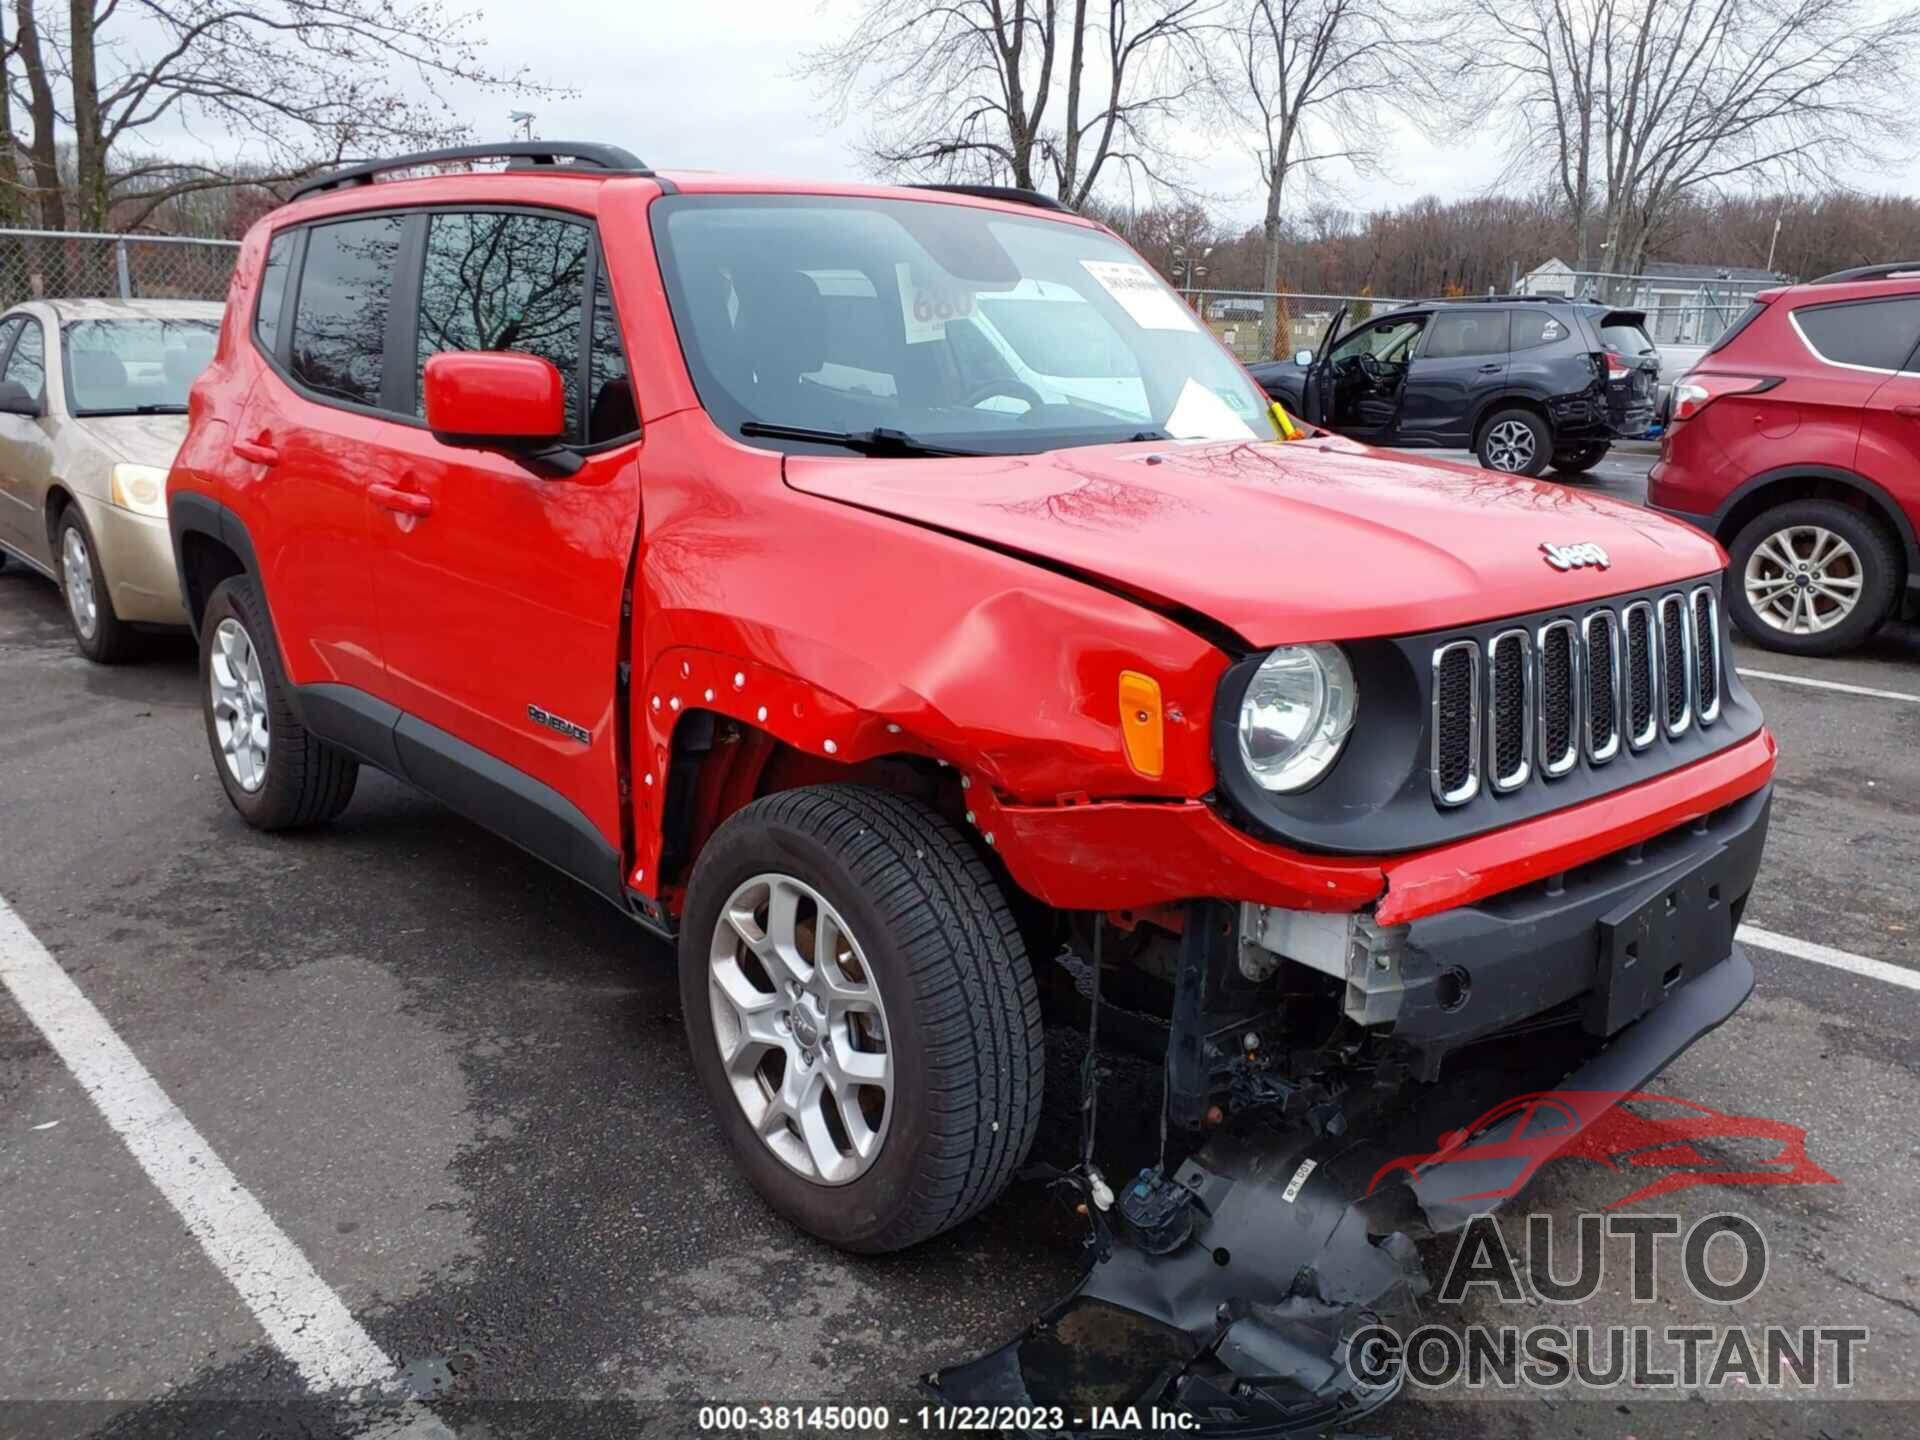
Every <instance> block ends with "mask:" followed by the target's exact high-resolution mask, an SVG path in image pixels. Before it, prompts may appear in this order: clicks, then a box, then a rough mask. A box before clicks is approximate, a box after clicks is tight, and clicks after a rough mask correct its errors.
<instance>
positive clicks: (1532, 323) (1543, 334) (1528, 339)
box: [1513, 306, 1567, 350]
mask: <svg viewBox="0 0 1920 1440" xmlns="http://www.w3.org/2000/svg"><path fill="white" fill-rule="evenodd" d="M1566 338H1567V322H1566V321H1564V320H1562V319H1561V318H1560V317H1559V316H1558V315H1555V314H1554V313H1553V312H1552V311H1551V310H1548V309H1546V308H1545V307H1544V306H1543V307H1541V308H1539V309H1537V310H1536V309H1531V308H1530V309H1526V310H1518V311H1515V312H1514V316H1513V348H1514V349H1516V350H1536V349H1538V348H1539V347H1540V346H1542V345H1551V344H1553V342H1554V341H1556V340H1564V339H1566Z"/></svg>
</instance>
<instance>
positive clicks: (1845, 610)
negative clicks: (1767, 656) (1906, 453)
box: [1727, 500, 1900, 655]
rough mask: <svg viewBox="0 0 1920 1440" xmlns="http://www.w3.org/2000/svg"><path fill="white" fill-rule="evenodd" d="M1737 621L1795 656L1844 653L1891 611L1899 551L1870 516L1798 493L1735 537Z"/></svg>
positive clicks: (1731, 591)
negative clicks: (1797, 497)
mask: <svg viewBox="0 0 1920 1440" xmlns="http://www.w3.org/2000/svg"><path fill="white" fill-rule="evenodd" d="M1730 548H1731V551H1732V564H1731V566H1730V567H1729V570H1730V572H1731V575H1732V577H1733V583H1732V584H1731V585H1729V586H1728V587H1727V595H1728V604H1729V607H1730V609H1731V612H1732V615H1733V618H1734V621H1735V622H1736V623H1737V624H1738V625H1739V626H1740V629H1741V630H1742V631H1743V632H1744V633H1745V634H1746V635H1747V636H1748V637H1749V638H1750V639H1752V640H1754V641H1755V642H1756V643H1758V644H1761V645H1764V646H1766V647H1767V648H1768V649H1769V650H1782V651H1786V652H1787V653H1789V654H1793V655H1837V654H1839V653H1840V652H1841V651H1843V650H1851V649H1852V648H1853V647H1854V646H1856V645H1858V644H1860V643H1861V642H1862V641H1864V640H1865V639H1866V638H1867V637H1868V636H1869V635H1871V634H1872V633H1873V632H1874V630H1875V629H1876V628H1877V627H1878V626H1879V624H1880V622H1881V621H1883V620H1885V619H1886V618H1887V615H1888V613H1889V611H1891V609H1892V608H1893V601H1894V595H1895V592H1896V590H1897V589H1898V586H1899V581H1900V560H1899V552H1898V551H1897V550H1896V548H1895V545H1894V540H1893V537H1892V536H1891V535H1889V534H1888V533H1887V531H1886V529H1885V528H1884V527H1883V526H1881V525H1880V524H1879V523H1878V522H1876V521H1875V520H1874V519H1872V518H1871V517H1870V516H1867V515H1863V514H1861V513H1860V512H1859V511H1858V510H1855V509H1853V508H1851V507H1850V506H1846V505H1841V504H1838V503H1837V502H1835V501H1832V500H1795V501H1792V502H1790V503H1788V504H1786V505H1781V506H1778V507H1777V508H1775V509H1772V510H1769V511H1767V512H1766V513H1765V514H1762V515H1759V516H1757V517H1755V518H1754V519H1753V520H1751V521H1750V522H1748V524H1747V525H1746V526H1745V527H1744V528H1743V529H1742V530H1741V531H1740V533H1739V534H1738V535H1736V536H1735V537H1734V541H1733V545H1732V546H1731V547H1730Z"/></svg>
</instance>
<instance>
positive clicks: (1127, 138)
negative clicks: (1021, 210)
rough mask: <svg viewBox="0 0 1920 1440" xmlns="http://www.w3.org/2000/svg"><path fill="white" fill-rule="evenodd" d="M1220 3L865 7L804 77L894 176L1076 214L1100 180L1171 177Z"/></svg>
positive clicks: (990, 1) (1081, 0)
mask: <svg viewBox="0 0 1920 1440" xmlns="http://www.w3.org/2000/svg"><path fill="white" fill-rule="evenodd" d="M1221 3H1222V0H862V3H861V4H860V6H859V8H858V12H857V15H856V17H855V19H854V22H853V24H852V25H851V26H849V28H848V30H847V32H846V34H845V35H844V36H843V37H842V38H841V39H840V40H838V41H836V42H835V43H833V44H831V45H827V46H825V47H823V48H821V49H819V50H815V51H813V52H811V53H810V54H809V55H808V56H807V57H806V60H805V63H804V65H803V67H802V73H803V74H804V75H805V76H806V77H807V78H809V79H810V80H812V81H813V82H814V83H815V84H816V86H818V87H819V89H820V90H821V92H822V93H823V95H824V96H825V98H826V100H827V102H828V105H829V107H830V108H831V109H832V110H833V111H834V112H835V114H836V115H839V116H844V115H846V114H847V113H850V112H851V111H853V110H855V109H858V110H860V111H862V112H864V113H866V114H867V115H868V116H870V117H871V121H872V123H871V126H870V128H869V132H868V135H867V137H866V139H865V141H864V147H863V148H864V158H865V159H866V160H867V161H868V162H869V163H870V164H872V165H873V166H874V167H875V168H876V169H878V170H880V171H881V172H882V173H884V174H887V175H891V176H903V177H911V178H919V179H932V180H942V181H985V182H988V183H1001V184H1012V185H1018V186H1021V187H1022V188H1025V189H1039V188H1041V187H1043V186H1044V187H1046V188H1048V189H1050V190H1051V191H1052V192H1053V193H1054V194H1055V195H1057V196H1058V197H1059V198H1060V199H1061V200H1062V201H1063V202H1065V203H1066V204H1068V205H1070V206H1073V207H1075V208H1078V207H1080V206H1081V205H1084V204H1085V203H1086V202H1087V200H1088V198H1089V197H1090V196H1091V195H1092V194H1093V191H1094V187H1095V185H1097V184H1098V183H1099V181H1100V179H1101V177H1102V175H1104V174H1108V173H1110V172H1111V171H1112V170H1114V169H1124V170H1127V171H1128V172H1130V173H1131V174H1133V175H1135V176H1139V177H1144V178H1146V179H1147V180H1149V181H1155V182H1159V181H1166V180H1168V179H1169V178H1170V167H1169V160H1170V158H1171V152H1170V149H1169V146H1168V142H1167V139H1166V131H1167V129H1168V125H1169V122H1170V121H1171V120H1173V119H1174V118H1176V117H1177V116H1179V115H1180V114H1181V113H1183V112H1184V111H1185V109H1186V108H1187V107H1188V105H1189V104H1190V102H1191V101H1192V100H1193V99H1194V98H1195V97H1197V96H1198V95H1199V93H1200V92H1201V90H1202V88H1203V87H1204V85H1205V82H1206V78H1207V53H1206V46H1205V43H1204V42H1205V38H1206V32H1207V26H1208V23H1209V20H1210V17H1212V16H1213V15H1214V13H1215V12H1216V11H1217V10H1218V9H1219V6H1220V4H1221Z"/></svg>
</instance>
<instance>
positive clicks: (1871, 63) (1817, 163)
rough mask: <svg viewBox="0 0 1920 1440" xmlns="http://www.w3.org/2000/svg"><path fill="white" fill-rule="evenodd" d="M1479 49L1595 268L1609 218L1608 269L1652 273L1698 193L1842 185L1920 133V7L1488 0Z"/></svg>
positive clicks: (1522, 142) (1524, 157)
mask: <svg viewBox="0 0 1920 1440" xmlns="http://www.w3.org/2000/svg"><path fill="white" fill-rule="evenodd" d="M1476 8H1477V10H1478V12H1479V25H1478V26H1477V33H1476V37H1475V39H1476V41H1477V42H1478V43H1479V45H1480V54H1481V57H1482V63H1486V62H1487V61H1491V62H1492V68H1493V71H1494V72H1495V73H1497V74H1498V75H1499V77H1500V84H1499V88H1500V89H1501V90H1502V91H1504V92H1505V93H1506V94H1507V95H1508V96H1509V97H1510V100H1511V104H1512V113H1514V114H1515V115H1516V116H1517V118H1518V120H1519V124H1518V126H1517V127H1516V128H1515V130H1514V135H1515V140H1514V155H1515V159H1516V161H1517V162H1518V163H1519V165H1520V166H1521V167H1523V168H1524V167H1525V166H1526V165H1529V164H1533V163H1540V164H1544V165H1545V166H1547V167H1549V168H1551V169H1552V170H1553V171H1554V173H1555V174H1556V176H1557V177H1558V179H1559V182H1560V185H1561V188H1562V191H1563V193H1564V194H1565V196H1566V199H1567V203H1568V205H1569V207H1570V209H1571V210H1572V211H1573V214H1574V219H1575V223H1576V230H1577V232H1578V234H1579V236H1580V243H1579V247H1578V248H1579V252H1580V257H1581V260H1582V268H1584V265H1585V261H1586V260H1587V258H1588V255H1589V251H1588V246H1587V244H1586V234H1587V221H1588V217H1589V215H1590V213H1591V212H1592V211H1593V210H1594V209H1595V208H1597V209H1598V212H1599V217H1600V219H1601V221H1602V223H1603V227H1604V231H1605V236H1606V239H1605V243H1604V248H1605V251H1606V257H1607V258H1606V265H1605V268H1606V269H1608V270H1612V271H1618V272H1623V273H1629V274H1631V273H1637V272H1638V270H1639V269H1640V267H1641V266H1642V265H1643V264H1644V263H1645V261H1646V259H1647V257H1648V253H1649V249H1650V247H1651V246H1652V245H1653V244H1654V243H1656V242H1658V241H1659V240H1660V239H1661V238H1662V237H1663V236H1664V234H1665V233H1666V231H1667V227H1668V226H1669V224H1670V222H1671V221H1672V220H1673V218H1674V216H1675V215H1676V213H1678V210H1679V208H1680V207H1681V206H1682V204H1683V203H1684V202H1686V201H1687V200H1688V199H1689V198H1691V197H1693V196H1695V195H1697V194H1720V193H1723V192H1725V191H1726V190H1728V189H1730V188H1736V187H1742V188H1744V187H1750V186H1752V185H1754V184H1759V183H1775V184H1779V183H1796V182H1797V183H1800V184H1803V185H1806V186H1809V187H1811V188H1815V189H1822V188H1827V187H1828V185H1829V184H1830V181H1829V177H1830V176H1831V174H1832V173H1833V172H1834V171H1835V170H1836V169H1837V168H1840V167H1843V166H1844V167H1846V168H1859V167H1861V166H1862V165H1863V164H1871V163H1873V162H1874V161H1876V160H1886V159H1890V158H1892V157H1893V155H1895V154H1897V153H1898V152H1899V150H1900V148H1901V147H1902V146H1903V145H1904V144H1905V143H1907V142H1908V141H1909V140H1910V139H1911V138H1912V136H1913V134H1914V127H1915V110H1914V107H1913V105H1912V103H1911V99H1910V90H1911V86H1912V84H1913V82H1914V79H1915V78H1916V76H1915V52H1916V47H1917V46H1920V11H1914V10H1902V11H1895V12H1885V11H1883V10H1882V9H1881V8H1880V7H1878V6H1876V5H1874V4H1873V3H1872V0H1476Z"/></svg>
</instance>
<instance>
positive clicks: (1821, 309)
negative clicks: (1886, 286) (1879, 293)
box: [1793, 295, 1920, 370]
mask: <svg viewBox="0 0 1920 1440" xmlns="http://www.w3.org/2000/svg"><path fill="white" fill-rule="evenodd" d="M1793 318H1794V322H1795V323H1796V324H1797V325H1799V327H1800V333H1801V334H1803V335H1805V336H1806V337H1807V340H1808V343H1810V344H1811V345H1812V346H1813V348H1814V352H1815V353H1816V354H1817V355H1819V357H1820V358H1821V359H1822V360H1827V361H1831V362H1832V363H1833V364H1836V365H1865V366H1867V367H1869V368H1871V369H1874V370H1898V369H1899V368H1900V367H1901V366H1903V365H1905V364H1906V363H1907V357H1908V356H1910V355H1912V354H1913V347H1914V345H1915V344H1917V343H1920V295H1905V296H1901V297H1899V298H1898V299H1893V300H1854V301H1850V302H1847V303H1845V304H1840V305H1813V306H1804V307H1802V308H1801V309H1799V310H1796V311H1794V312H1793Z"/></svg>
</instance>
